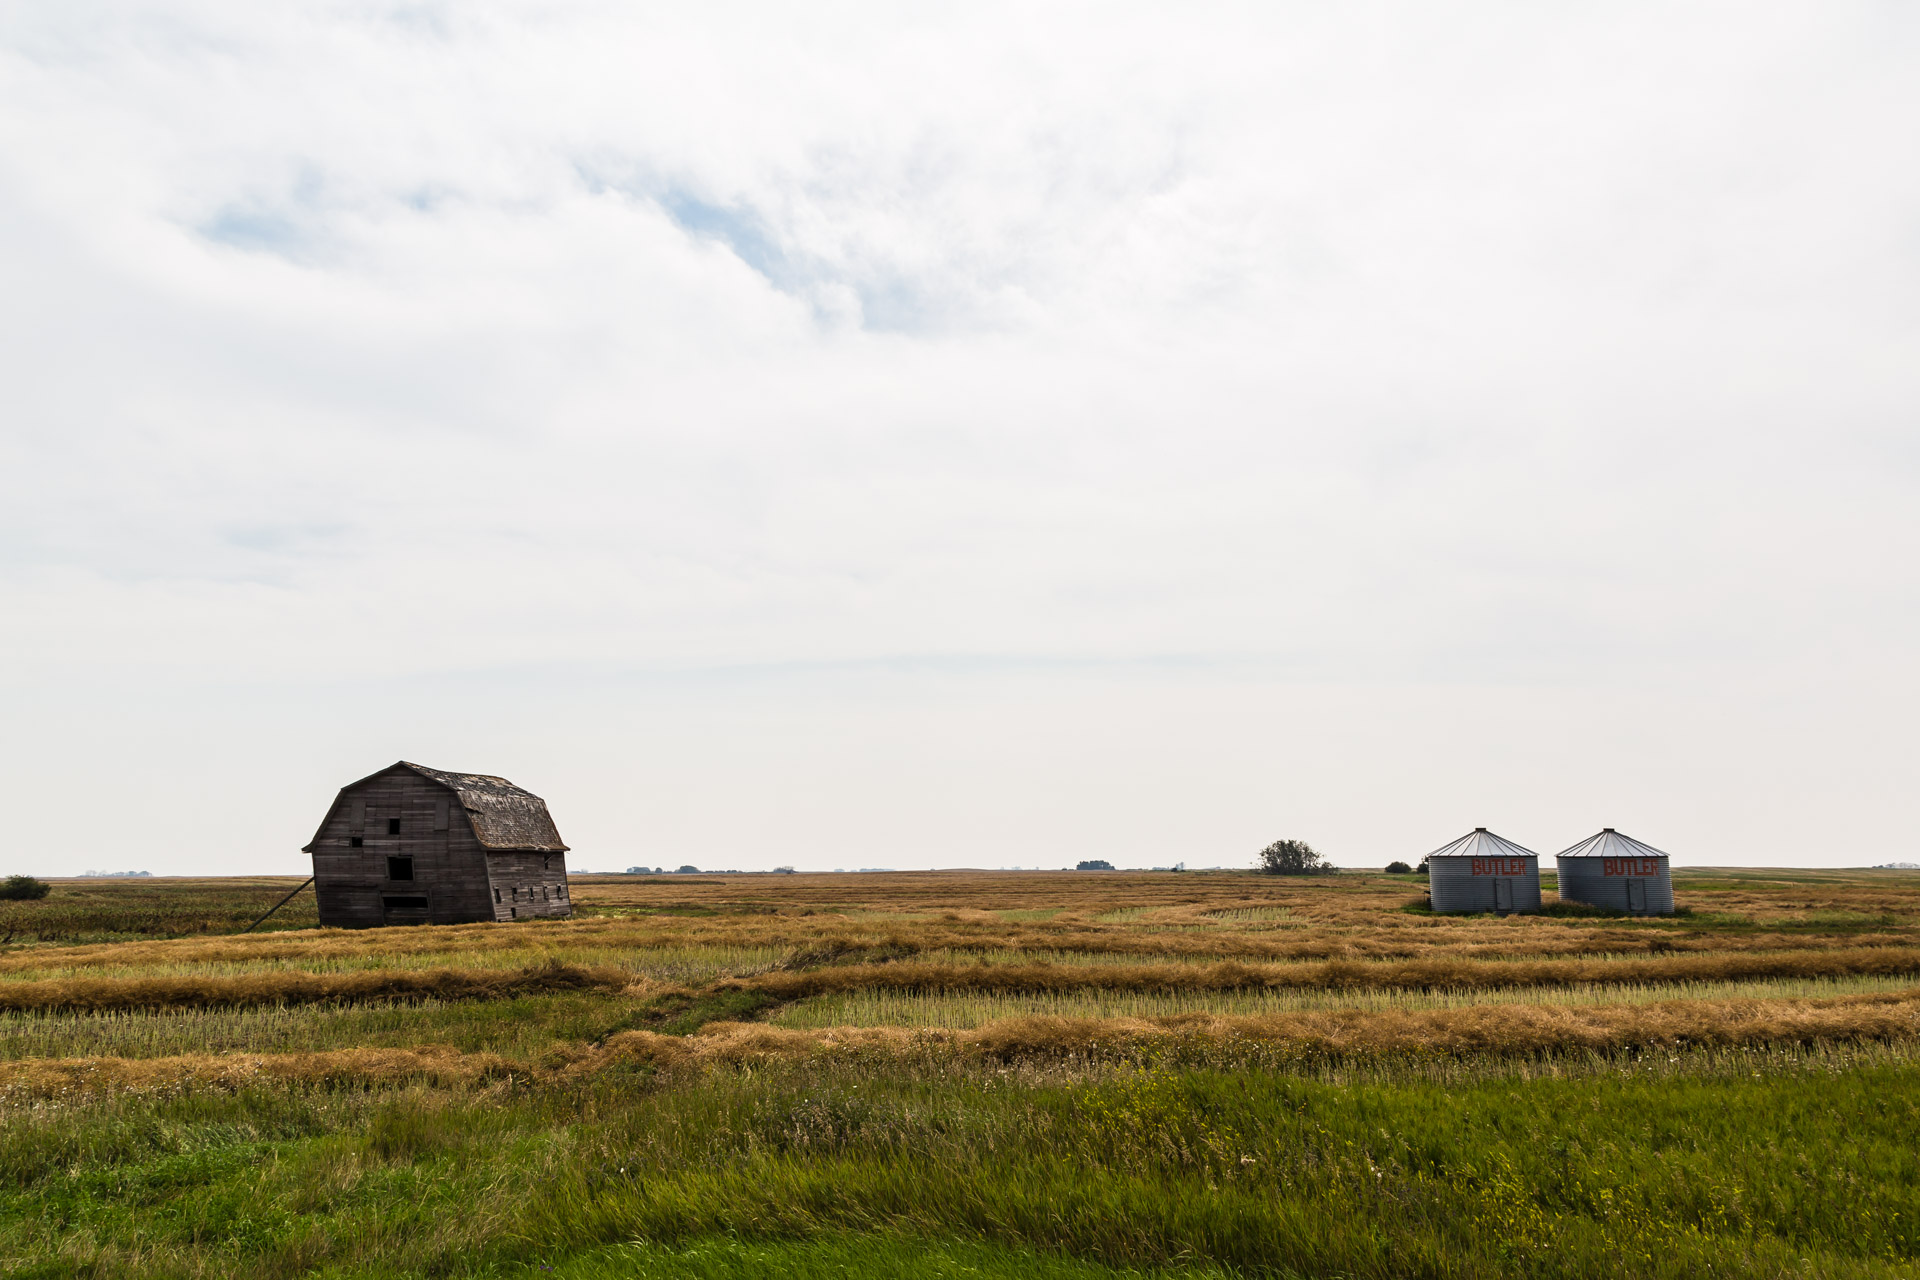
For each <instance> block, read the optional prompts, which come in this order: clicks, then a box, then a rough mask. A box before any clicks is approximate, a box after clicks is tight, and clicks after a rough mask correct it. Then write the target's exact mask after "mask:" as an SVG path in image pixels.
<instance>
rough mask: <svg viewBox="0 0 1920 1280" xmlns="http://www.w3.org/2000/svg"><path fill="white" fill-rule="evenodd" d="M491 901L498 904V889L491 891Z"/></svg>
mask: <svg viewBox="0 0 1920 1280" xmlns="http://www.w3.org/2000/svg"><path fill="white" fill-rule="evenodd" d="M493 900H494V901H495V902H498V901H500V891H499V890H498V889H495V890H494V891H493Z"/></svg>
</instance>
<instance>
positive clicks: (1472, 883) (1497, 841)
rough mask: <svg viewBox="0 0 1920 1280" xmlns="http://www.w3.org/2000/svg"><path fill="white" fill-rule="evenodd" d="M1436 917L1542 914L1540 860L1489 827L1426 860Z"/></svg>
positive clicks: (1464, 837) (1469, 833) (1437, 851)
mask: <svg viewBox="0 0 1920 1280" xmlns="http://www.w3.org/2000/svg"><path fill="white" fill-rule="evenodd" d="M1427 891H1428V893H1429V894H1431V895H1432V898H1433V909H1434V910H1435V911H1498V912H1500V913H1501V914H1502V915H1505V914H1506V913H1507V912H1509V911H1538V910H1539V909H1540V855H1539V854H1537V853H1535V852H1534V851H1533V850H1531V849H1526V848H1522V847H1521V846H1520V845H1517V844H1515V843H1514V842H1513V841H1511V840H1502V839H1501V838H1500V837H1499V836H1497V835H1494V834H1493V832H1491V831H1489V830H1487V829H1486V828H1485V827H1475V828H1474V829H1473V830H1472V831H1470V832H1468V833H1467V834H1466V835H1464V836H1461V837H1460V838H1459V839H1458V840H1455V841H1454V842H1453V843H1452V844H1449V845H1445V846H1443V847H1441V848H1439V849H1435V850H1434V851H1433V852H1432V853H1430V854H1428V855H1427Z"/></svg>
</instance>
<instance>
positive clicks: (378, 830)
mask: <svg viewBox="0 0 1920 1280" xmlns="http://www.w3.org/2000/svg"><path fill="white" fill-rule="evenodd" d="M442 779H446V781H442ZM463 783H464V784H467V786H466V795H467V796H468V797H469V798H471V799H473V801H474V803H475V804H476V805H478V806H480V807H481V808H480V810H479V811H476V810H473V809H469V808H468V807H467V806H466V804H464V803H463V800H462V791H461V790H460V789H457V787H458V786H459V784H463ZM503 810H504V811H509V812H511V813H516V814H520V813H526V812H528V811H530V810H531V811H537V815H538V819H539V821H538V823H533V822H530V821H525V820H521V821H515V822H514V823H512V825H511V827H510V828H508V831H509V834H508V836H507V838H516V839H519V840H521V841H524V842H527V843H534V842H538V843H543V844H545V845H547V846H548V847H547V848H539V849H500V848H497V847H496V848H491V849H490V848H488V847H486V845H484V844H483V843H482V841H481V834H482V833H483V832H484V833H486V834H487V835H490V836H492V837H493V838H494V839H495V840H500V839H502V838H503V833H502V823H501V821H500V814H501V812H502V811H503ZM489 820H491V822H490V821H489ZM356 839H358V840H359V841H360V844H359V846H357V847H356V846H355V845H354V843H353V842H354V840H356ZM307 852H309V853H311V854H312V855H313V873H314V890H315V893H316V895H317V896H318V900H319V909H320V923H321V925H322V926H337V927H346V928H366V927H369V926H375V925H383V924H460V923H468V922H472V921H477V920H526V919H534V918H540V917H549V918H550V917H565V916H570V915H572V914H573V904H572V895H571V893H570V892H569V890H568V888H567V866H566V846H565V845H564V844H561V843H560V841H559V833H558V832H557V831H555V830H554V829H553V826H552V821H551V819H550V818H548V817H547V815H546V808H545V805H544V804H543V803H542V802H541V801H540V799H539V797H537V796H533V795H530V794H529V793H526V792H523V791H520V789H519V788H516V787H513V786H512V784H511V783H508V782H506V781H505V780H504V779H500V778H486V777H481V776H480V775H467V774H443V773H440V772H439V771H437V770H429V769H425V768H423V767H422V766H419V765H411V764H406V763H404V762H403V763H400V764H396V765H394V766H393V767H392V768H389V769H385V770H382V771H381V772H379V773H377V774H374V775H373V776H371V777H368V778H363V779H361V780H360V781H359V782H356V783H352V784H349V785H348V786H346V787H344V788H342V789H341V791H340V794H339V796H338V797H337V798H336V799H335V800H334V804H333V807H332V808H331V809H330V810H329V811H328V812H327V816H326V819H325V821H323V822H322V823H321V826H320V830H319V831H318V832H317V833H316V834H315V836H314V839H313V841H312V843H310V844H309V845H308V846H307ZM396 858H402V859H409V860H410V862H409V864H408V865H409V867H410V869H411V871H412V879H411V880H406V879H396V878H395V876H394V874H393V872H394V871H395V870H396V868H395V866H394V864H393V863H392V862H391V861H390V860H391V859H396Z"/></svg>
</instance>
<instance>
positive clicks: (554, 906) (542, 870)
mask: <svg viewBox="0 0 1920 1280" xmlns="http://www.w3.org/2000/svg"><path fill="white" fill-rule="evenodd" d="M487 870H488V872H489V873H490V878H491V880H492V882H493V898H494V901H493V904H492V907H493V915H492V917H491V918H492V919H495V920H527V919H537V918H541V917H548V918H552V917H560V918H565V917H567V916H571V915H572V914H573V898H572V894H571V893H569V892H568V890H567V855H566V854H564V853H528V852H522V851H518V850H515V851H512V852H500V853H489V854H488V855H487Z"/></svg>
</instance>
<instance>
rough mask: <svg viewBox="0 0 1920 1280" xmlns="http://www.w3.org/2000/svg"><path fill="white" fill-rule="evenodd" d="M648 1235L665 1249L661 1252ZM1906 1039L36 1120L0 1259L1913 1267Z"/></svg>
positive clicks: (368, 1095)
mask: <svg viewBox="0 0 1920 1280" xmlns="http://www.w3.org/2000/svg"><path fill="white" fill-rule="evenodd" d="M634 1242H642V1243H637V1244H636V1243H634ZM1916 1262H1920V1064H1916V1063H1914V1062H1912V1061H1910V1060H1907V1058H1906V1057H1905V1055H1903V1054H1900V1053H1897V1052H1892V1051H1885V1052H1876V1051H1871V1050H1868V1051H1862V1052H1858V1053H1854V1054H1771V1055H1770V1054H1709V1053H1706V1052H1698V1053H1692V1054H1681V1055H1666V1054H1661V1055H1657V1056H1654V1057H1651V1058H1647V1059H1642V1060H1639V1061H1626V1060H1613V1061H1610V1062H1591V1063H1587V1064H1577V1063H1576V1064H1564V1065H1563V1066H1561V1067H1559V1068H1551V1067H1543V1066H1542V1065H1541V1064H1538V1063H1536V1064H1531V1065H1508V1066H1497V1065H1493V1064H1486V1065H1484V1066H1478V1067H1477V1066H1475V1065H1474V1064H1471V1063H1468V1064H1458V1063H1445V1062H1425V1063H1402V1064H1398V1065H1395V1064H1383V1065H1376V1066H1374V1067H1372V1068H1366V1069H1360V1068H1329V1069H1327V1070H1324V1071H1319V1072H1317V1073H1308V1074H1306V1075H1294V1074H1285V1073H1280V1072H1275V1071H1269V1070H1244V1069H1224V1068H1219V1067H1211V1068H1210V1067H1205V1066H1202V1067H1184V1068H1180V1067H1163V1068H1153V1067H1151V1066H1147V1067H1137V1068H1125V1069H1122V1068H1101V1069H1094V1068H1085V1067H1082V1068H1066V1067H1055V1068H1049V1069H1040V1068H1025V1069H1009V1070H1005V1071H1001V1070H996V1069H993V1068H991V1067H980V1066H975V1067H963V1066H961V1065H959V1064H957V1063H954V1062H949V1061H940V1060H937V1059H935V1058H933V1057H929V1058H927V1059H926V1060H924V1061H920V1062H917V1063H911V1064H907V1065H903V1064H902V1063H901V1062H900V1061H899V1060H897V1059H892V1060H888V1061H885V1062H879V1061H876V1062H872V1063H866V1062H860V1061H839V1062H834V1063H828V1064H822V1063H818V1062H816V1063H813V1064H811V1065H798V1064H789V1065H783V1066H768V1067H765V1068H756V1069H753V1070H750V1071H749V1070H744V1069H743V1070H728V1071H717V1072H713V1073H710V1074H703V1075H697V1076H686V1077H681V1078H678V1079H674V1080H666V1079H662V1078H658V1077H652V1076H648V1075H646V1074H643V1073H636V1074H633V1075H628V1076H624V1077H615V1078H602V1079H598V1080H595V1081H592V1082H590V1083H584V1084H581V1085H579V1086H577V1087H574V1088H569V1089H541V1090H519V1091H505V1090H493V1091H488V1092H481V1093H472V1094H459V1093H436V1092H432V1091H427V1090H405V1091H400V1092H384V1093H383V1092H372V1091H342V1092H328V1091H315V1090H294V1089H269V1088H258V1089H250V1090H245V1091H242V1092H238V1093H227V1094H222V1093H209V1092H203V1093H198V1094H179V1095H176V1096H170V1097H156V1096H124V1095H123V1096H120V1097H115V1098H94V1099H75V1100H72V1101H62V1102H55V1103H38V1104H24V1105H14V1106H12V1107H10V1108H9V1109H8V1110H7V1111H6V1113H5V1114H4V1118H3V1119H0V1273H4V1274H6V1275H9V1276H17V1277H64V1276H89V1277H107V1276H129V1277H131V1276H138V1277H173V1276H294V1275H312V1276H389V1277H403V1276H405V1277H413V1276H420V1277H425V1276H448V1277H467V1276H476V1277H477V1276H503V1277H505V1276H512V1277H533V1276H564V1277H575V1278H577V1280H589V1278H592V1280H598V1278H600V1277H615V1276H622V1277H624V1276H635V1277H640V1276H662V1277H681V1276H687V1277H709V1276H711V1277H723V1276H735V1275H739V1276H745V1275H754V1274H758V1275H794V1276H811V1275H819V1276H827V1275H833V1276H854V1275H857V1276H868V1275H873V1276H886V1275H901V1276H909V1275H911V1276H920V1275H933V1276H940V1275H954V1276H961V1275H966V1276H985V1277H998V1276H1009V1277H1011V1276H1022V1277H1027V1276H1031V1277H1062V1278H1063V1280H1064V1278H1067V1277H1076V1278H1077V1277H1083V1276H1084V1277H1094V1276H1106V1275H1112V1274H1116V1273H1118V1274H1127V1273H1136V1274H1148V1275H1162V1274H1172V1275H1190V1276H1201V1275H1217V1274H1225V1275H1276V1276H1336V1275H1339V1276H1369V1277H1373V1276H1377V1277H1402V1276H1407V1277H1425V1276H1432V1277H1440V1276H1448V1277H1455V1276H1457V1277H1468V1276H1486V1275H1510V1276H1570V1277H1571V1276H1615V1275H1636V1276H1785V1275H1794V1276H1805V1275H1818V1276H1836V1277H1852V1276H1861V1277H1866V1276H1888V1277H1892V1276H1912V1275H1914V1274H1916V1271H1917V1270H1920V1267H1916Z"/></svg>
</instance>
